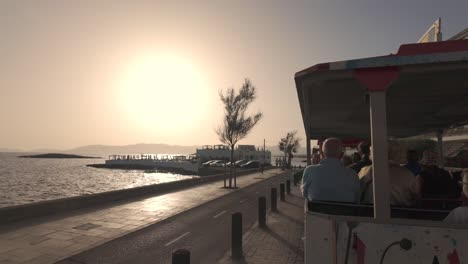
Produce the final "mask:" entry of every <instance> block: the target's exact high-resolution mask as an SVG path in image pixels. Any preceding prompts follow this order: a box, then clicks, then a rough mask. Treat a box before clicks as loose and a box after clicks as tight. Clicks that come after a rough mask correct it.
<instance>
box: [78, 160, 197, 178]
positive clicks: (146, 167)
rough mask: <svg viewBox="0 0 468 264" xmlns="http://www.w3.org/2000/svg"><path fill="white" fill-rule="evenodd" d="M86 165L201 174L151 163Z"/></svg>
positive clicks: (192, 174) (100, 167) (89, 165)
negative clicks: (158, 166) (156, 165)
mask: <svg viewBox="0 0 468 264" xmlns="http://www.w3.org/2000/svg"><path fill="white" fill-rule="evenodd" d="M86 167H92V168H97V169H118V170H156V172H162V173H172V174H180V175H186V176H199V175H198V173H194V172H193V171H188V170H184V169H181V168H156V167H155V166H150V165H142V164H131V165H127V164H122V165H120V164H111V165H109V164H102V163H100V164H87V165H86Z"/></svg>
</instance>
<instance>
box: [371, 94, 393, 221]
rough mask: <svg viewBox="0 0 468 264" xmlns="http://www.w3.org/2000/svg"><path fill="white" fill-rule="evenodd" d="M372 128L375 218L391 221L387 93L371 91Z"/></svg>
mask: <svg viewBox="0 0 468 264" xmlns="http://www.w3.org/2000/svg"><path fill="white" fill-rule="evenodd" d="M370 119H371V120H370V126H371V139H372V151H373V155H372V156H373V157H374V159H373V161H372V172H373V175H372V176H373V181H372V184H373V191H374V218H375V219H376V220H377V221H379V222H386V221H388V220H389V219H390V213H391V211H390V188H391V186H390V177H389V174H388V151H387V148H388V146H387V109H386V92H385V91H370Z"/></svg>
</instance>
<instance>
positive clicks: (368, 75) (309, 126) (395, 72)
mask: <svg viewBox="0 0 468 264" xmlns="http://www.w3.org/2000/svg"><path fill="white" fill-rule="evenodd" d="M295 82H296V88H297V94H298V97H299V104H300V108H301V113H302V118H303V122H304V127H305V129H306V133H307V134H308V136H309V138H311V139H322V138H326V137H330V136H336V137H341V138H353V137H356V138H366V137H369V135H370V117H369V96H368V95H369V92H371V91H379V90H380V91H386V98H387V99H386V100H387V129H388V136H390V137H408V136H415V135H420V134H423V133H428V132H433V131H436V130H439V129H444V128H449V127H454V126H460V125H465V124H468V40H454V41H443V42H432V43H420V44H406V45H402V46H400V48H399V50H398V52H397V53H396V54H390V55H387V56H380V57H372V58H363V59H356V60H348V61H339V62H330V63H321V64H317V65H314V66H312V67H310V68H307V69H305V70H302V71H300V72H297V73H296V75H295Z"/></svg>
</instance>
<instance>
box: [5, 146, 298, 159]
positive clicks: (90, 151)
mask: <svg viewBox="0 0 468 264" xmlns="http://www.w3.org/2000/svg"><path fill="white" fill-rule="evenodd" d="M200 147H201V146H197V145H193V146H180V145H169V144H145V143H140V144H132V145H122V146H111V145H88V146H82V147H78V148H73V149H66V150H63V149H62V150H60V149H33V150H27V151H25V150H21V149H10V148H0V152H28V153H66V154H79V155H88V156H99V157H104V158H107V156H109V155H112V154H140V153H152V154H193V153H195V152H196V149H197V148H200ZM266 149H267V150H270V151H271V152H272V155H273V156H281V155H283V153H282V152H280V151H279V149H278V147H277V146H266ZM298 153H299V154H303V153H305V148H299V151H298Z"/></svg>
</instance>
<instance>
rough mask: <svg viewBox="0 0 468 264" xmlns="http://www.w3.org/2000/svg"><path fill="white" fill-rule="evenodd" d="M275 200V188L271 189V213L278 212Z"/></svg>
mask: <svg viewBox="0 0 468 264" xmlns="http://www.w3.org/2000/svg"><path fill="white" fill-rule="evenodd" d="M277 200H278V196H277V194H276V188H271V211H273V212H275V211H278V207H277V206H276V202H277Z"/></svg>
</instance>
